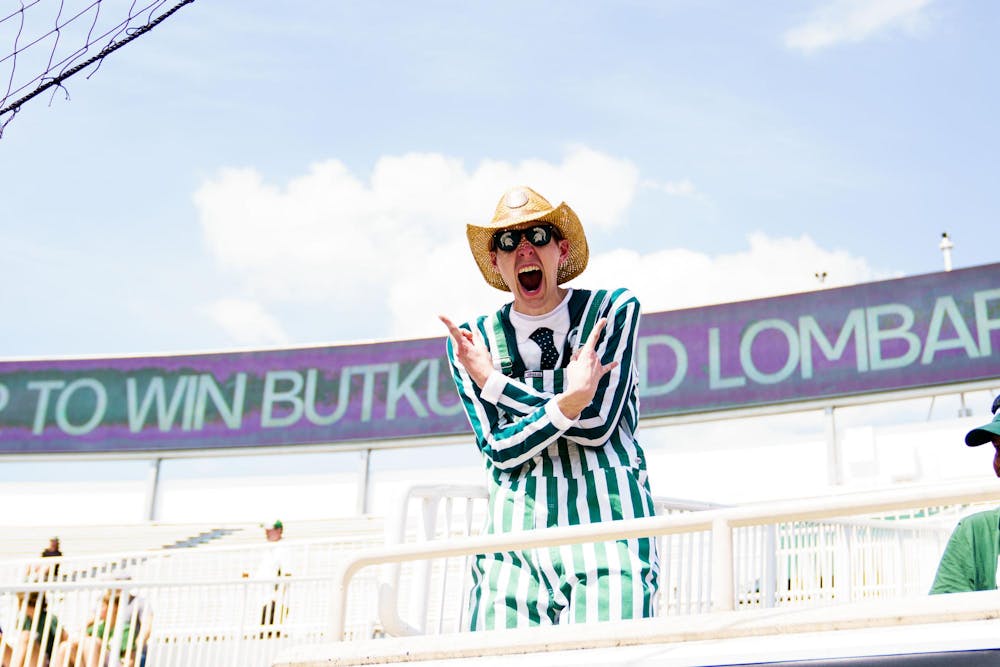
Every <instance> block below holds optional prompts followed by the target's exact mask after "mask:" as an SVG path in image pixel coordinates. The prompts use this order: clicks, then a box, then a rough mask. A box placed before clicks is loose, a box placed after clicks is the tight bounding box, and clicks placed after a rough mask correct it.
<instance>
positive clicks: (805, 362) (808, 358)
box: [799, 308, 868, 380]
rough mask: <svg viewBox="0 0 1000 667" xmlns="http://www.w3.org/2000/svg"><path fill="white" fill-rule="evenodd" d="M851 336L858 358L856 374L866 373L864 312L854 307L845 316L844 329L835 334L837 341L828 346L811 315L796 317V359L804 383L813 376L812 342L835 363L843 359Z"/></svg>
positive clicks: (828, 343)
mask: <svg viewBox="0 0 1000 667" xmlns="http://www.w3.org/2000/svg"><path fill="white" fill-rule="evenodd" d="M852 335H853V336H854V355H855V357H857V369H858V372H859V373H864V372H866V371H867V370H868V338H867V334H866V332H865V311H864V309H863V308H855V309H853V310H852V311H851V312H850V313H848V314H847V319H846V320H845V321H844V326H843V327H841V329H840V332H839V333H838V334H837V342H836V343H835V344H834V345H830V341H829V339H828V338H827V337H826V336H825V335H824V334H823V330H822V329H820V326H819V323H817V322H816V318H815V317H813V316H812V315H803V316H802V317H800V318H799V345H800V350H799V357H800V358H801V361H800V363H801V365H802V377H803V378H804V379H806V380H808V379H809V378H811V377H812V376H813V361H812V360H813V358H812V341H814V340H815V341H816V344H817V345H818V346H819V349H820V350H821V351H822V352H823V355H824V356H825V357H826V358H827V359H828V360H830V361H837V360H838V359H840V358H841V357H842V356H844V351H845V350H846V349H847V342H848V341H849V340H850V338H851V336H852Z"/></svg>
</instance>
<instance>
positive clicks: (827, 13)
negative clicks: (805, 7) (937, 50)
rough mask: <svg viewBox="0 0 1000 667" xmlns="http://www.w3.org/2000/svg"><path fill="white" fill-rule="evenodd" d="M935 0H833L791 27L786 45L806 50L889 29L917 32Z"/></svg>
mask: <svg viewBox="0 0 1000 667" xmlns="http://www.w3.org/2000/svg"><path fill="white" fill-rule="evenodd" d="M931 2H933V0H833V1H832V2H828V3H826V4H824V5H823V6H822V7H820V8H819V9H817V10H816V12H815V13H814V14H813V16H812V17H811V18H810V19H809V20H808V21H806V22H805V23H803V24H801V25H798V26H796V27H794V28H791V29H790V30H788V31H787V32H786V33H785V35H784V40H785V46H787V47H788V48H790V49H798V50H801V51H805V52H812V51H817V50H819V49H824V48H827V47H830V46H834V45H836V44H840V43H842V42H860V41H864V40H866V39H869V38H870V37H874V36H875V35H877V34H879V33H882V32H885V31H888V30H899V31H901V32H903V33H905V34H909V35H914V34H918V33H919V32H920V31H921V30H923V29H925V28H926V25H927V16H926V12H925V10H926V9H927V7H928V6H930V4H931Z"/></svg>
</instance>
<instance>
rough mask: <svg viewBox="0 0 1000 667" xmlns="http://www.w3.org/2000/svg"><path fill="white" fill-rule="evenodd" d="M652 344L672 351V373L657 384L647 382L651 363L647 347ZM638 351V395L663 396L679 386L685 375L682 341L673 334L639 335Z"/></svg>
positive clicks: (685, 360) (685, 362) (684, 355)
mask: <svg viewBox="0 0 1000 667" xmlns="http://www.w3.org/2000/svg"><path fill="white" fill-rule="evenodd" d="M653 346H666V347H669V348H670V349H671V351H673V353H674V374H673V376H672V377H671V378H670V379H669V380H668V381H666V382H664V383H663V384H659V385H650V384H649V369H650V368H651V364H650V363H649V348H650V347H653ZM638 352H639V354H638V360H637V362H638V365H639V396H640V397H642V396H663V395H664V394H669V393H670V392H672V391H673V390H674V389H676V388H677V387H679V386H680V384H681V382H683V381H684V378H685V377H686V376H687V369H688V356H687V349H686V348H685V347H684V343H682V342H680V341H679V340H677V339H676V338H674V337H673V336H669V335H666V334H663V335H659V336H644V337H640V338H639V350H638Z"/></svg>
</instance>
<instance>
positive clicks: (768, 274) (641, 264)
mask: <svg viewBox="0 0 1000 667" xmlns="http://www.w3.org/2000/svg"><path fill="white" fill-rule="evenodd" d="M747 241H748V244H749V247H748V248H747V249H746V250H745V251H742V252H737V253H731V254H724V255H716V256H711V255H706V254H703V253H698V252H693V251H691V250H685V249H681V248H674V249H667V250H659V251H655V252H650V253H646V254H640V253H638V252H635V251H632V250H616V251H613V252H610V253H605V254H602V255H599V256H596V257H592V258H591V261H590V266H589V267H588V269H587V272H586V273H585V274H584V276H585V277H586V281H587V282H586V284H588V285H590V284H592V285H602V286H625V287H629V288H630V289H631V290H632V291H633V292H635V293H636V295H637V296H638V297H639V300H640V301H641V302H642V305H643V310H645V311H646V312H653V311H660V310H674V309H677V308H690V307H695V306H703V305H708V304H712V303H725V302H729V301H741V300H744V299H755V298H760V297H768V296H776V295H779V294H790V293H794V292H806V291H810V290H815V289H819V288H820V284H819V282H818V281H817V280H816V278H815V275H814V274H815V273H816V272H817V271H826V272H827V279H826V282H825V283H823V285H822V287H837V286H841V285H850V284H855V283H859V282H867V281H871V280H879V279H882V278H888V277H891V276H889V275H888V274H887V273H885V272H880V271H876V270H875V269H873V268H872V267H871V266H869V265H868V263H867V261H865V260H864V259H863V258H860V257H852V256H851V255H849V254H847V253H846V252H843V251H830V250H825V249H823V248H821V247H819V246H818V245H816V243H815V242H814V241H813V240H812V239H811V238H809V237H808V236H802V237H800V238H797V239H795V238H771V237H768V236H766V235H765V234H762V233H759V232H757V233H753V234H750V235H749V237H748V239H747ZM582 280H583V278H581V279H578V282H581V284H583V282H582Z"/></svg>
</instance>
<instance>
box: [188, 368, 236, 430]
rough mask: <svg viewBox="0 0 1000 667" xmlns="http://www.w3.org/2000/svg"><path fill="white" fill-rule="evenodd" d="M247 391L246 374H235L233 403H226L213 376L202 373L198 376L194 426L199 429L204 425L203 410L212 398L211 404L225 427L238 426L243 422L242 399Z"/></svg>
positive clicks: (234, 427)
mask: <svg viewBox="0 0 1000 667" xmlns="http://www.w3.org/2000/svg"><path fill="white" fill-rule="evenodd" d="M246 393H247V374H246V373H237V374H236V386H235V387H233V404H232V406H230V405H228V404H227V403H226V398H225V396H223V395H222V390H221V389H220V388H219V385H218V384H217V383H216V382H215V378H214V377H212V376H211V375H210V374H208V373H202V374H201V375H200V376H199V377H198V399H197V401H196V402H195V414H194V428H195V429H196V430H199V431H200V430H201V429H202V428H204V426H205V410H206V408H207V407H208V405H207V403H208V399H209V398H211V399H212V405H214V406H215V410H216V412H218V413H219V416H220V417H221V418H222V421H224V422H225V423H226V427H227V428H233V429H236V428H239V427H240V426H241V425H242V424H243V400H244V398H246Z"/></svg>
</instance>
